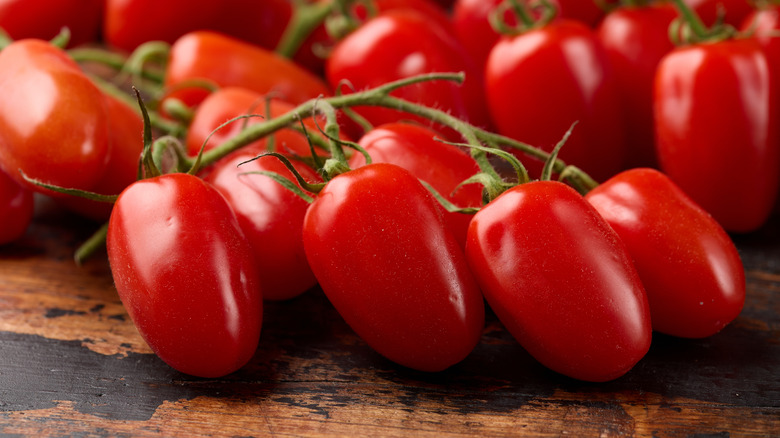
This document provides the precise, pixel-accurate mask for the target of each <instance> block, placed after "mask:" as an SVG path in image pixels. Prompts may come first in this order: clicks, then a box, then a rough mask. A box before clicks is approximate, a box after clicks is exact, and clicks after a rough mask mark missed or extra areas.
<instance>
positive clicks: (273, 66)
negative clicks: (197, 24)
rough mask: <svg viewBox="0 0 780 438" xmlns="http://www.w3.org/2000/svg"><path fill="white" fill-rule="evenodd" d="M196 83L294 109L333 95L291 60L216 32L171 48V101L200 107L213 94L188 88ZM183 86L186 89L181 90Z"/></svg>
mask: <svg viewBox="0 0 780 438" xmlns="http://www.w3.org/2000/svg"><path fill="white" fill-rule="evenodd" d="M192 80H205V81H207V82H211V83H213V84H214V85H216V86H219V87H226V86H235V87H243V88H248V89H250V90H253V91H256V92H258V93H262V94H269V93H272V92H273V94H274V95H275V96H276V97H277V98H280V99H282V100H286V101H288V102H291V103H295V104H297V103H301V102H303V101H306V100H309V99H313V98H316V97H318V96H321V95H324V96H327V95H329V94H330V91H329V89H328V87H327V85H326V84H325V82H324V81H323V80H321V79H320V78H319V77H317V76H315V75H314V74H312V73H311V72H309V71H307V70H306V69H304V68H303V67H300V66H298V65H296V64H295V63H294V62H292V61H290V60H289V59H287V58H283V57H281V56H279V55H277V54H275V53H273V52H272V51H270V50H268V49H264V48H262V47H259V46H254V45H252V44H249V43H246V42H243V41H241V40H238V39H236V38H232V37H229V36H226V35H224V34H220V33H217V32H212V31H194V32H190V33H187V34H185V35H183V36H182V37H181V38H179V39H177V40H176V42H175V43H173V45H172V46H171V52H170V55H169V59H168V69H167V71H166V76H165V86H166V87H168V88H169V90H171V92H170V93H169V95H168V97H176V98H178V99H180V100H182V101H184V103H185V104H187V105H191V106H194V105H196V104H198V103H200V102H201V101H202V100H203V99H204V98H205V97H206V95H207V94H208V92H207V91H206V90H205V89H203V88H199V87H186V84H187V82H188V81H192ZM180 87H185V88H184V89H177V88H180Z"/></svg>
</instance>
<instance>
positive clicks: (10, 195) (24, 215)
mask: <svg viewBox="0 0 780 438" xmlns="http://www.w3.org/2000/svg"><path fill="white" fill-rule="evenodd" d="M33 212H34V202H33V192H32V191H30V190H29V189H27V188H26V187H22V186H21V185H19V183H17V182H16V181H15V180H14V179H12V178H11V177H10V176H8V174H6V173H5V172H4V171H2V170H0V245H5V244H6V243H10V242H13V241H14V240H16V239H18V238H20V237H21V236H22V235H24V233H25V231H27V227H28V226H29V225H30V222H31V221H32V216H33Z"/></svg>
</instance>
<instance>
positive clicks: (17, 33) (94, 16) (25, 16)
mask: <svg viewBox="0 0 780 438" xmlns="http://www.w3.org/2000/svg"><path fill="white" fill-rule="evenodd" d="M102 20H103V0H0V27H2V28H3V30H4V31H5V32H6V33H8V35H9V36H10V37H11V38H12V39H15V40H19V39H24V38H38V39H43V40H50V39H52V38H54V37H55V36H57V35H58V34H59V33H60V31H61V30H62V28H63V27H67V28H68V30H70V41H69V43H68V46H69V47H73V46H78V45H81V44H84V43H89V42H95V41H97V40H98V36H99V33H100V26H101V22H102Z"/></svg>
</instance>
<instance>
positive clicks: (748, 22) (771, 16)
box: [740, 6, 780, 81]
mask: <svg viewBox="0 0 780 438" xmlns="http://www.w3.org/2000/svg"><path fill="white" fill-rule="evenodd" d="M778 29H780V7H779V6H767V7H763V8H761V9H756V10H755V11H753V12H752V13H751V14H750V15H748V16H747V17H746V18H745V21H743V23H742V27H741V29H740V30H741V31H743V32H751V31H752V32H753V37H755V39H756V40H757V41H758V43H759V45H761V47H762V48H763V49H764V53H765V54H766V58H767V61H768V62H769V67H770V68H771V69H772V74H773V75H774V76H775V78H780V41H778V39H777V37H776V36H775V35H774V33H775V32H777V30H778ZM778 80H780V79H775V81H778Z"/></svg>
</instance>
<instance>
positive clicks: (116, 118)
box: [59, 95, 144, 221]
mask: <svg viewBox="0 0 780 438" xmlns="http://www.w3.org/2000/svg"><path fill="white" fill-rule="evenodd" d="M105 99H106V109H107V110H108V118H109V120H108V124H109V130H108V143H109V148H110V159H109V160H108V163H107V164H106V167H105V170H104V172H103V177H102V178H101V179H100V181H98V182H97V183H96V184H95V186H94V188H93V189H92V191H93V192H97V193H100V194H103V195H118V194H119V193H121V192H122V190H124V189H125V188H126V187H127V186H129V185H130V184H132V183H134V182H135V181H136V179H138V160H139V159H140V158H141V151H142V150H143V148H144V143H143V132H144V122H143V120H142V119H141V115H140V114H138V111H137V110H136V109H135V108H131V107H130V106H129V105H128V104H126V103H125V102H123V101H121V100H119V99H118V98H116V97H114V96H109V95H106V96H105ZM59 201H60V202H61V203H62V204H63V205H65V207H67V208H68V209H70V210H72V211H74V212H76V213H78V214H81V215H83V216H85V217H88V218H90V219H94V220H98V221H107V220H108V218H109V216H110V215H111V209H112V207H113V204H109V203H104V202H95V201H89V200H86V199H84V198H79V197H72V196H71V197H64V198H61V199H59Z"/></svg>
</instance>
